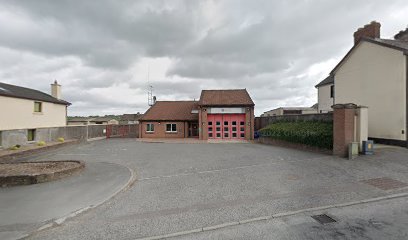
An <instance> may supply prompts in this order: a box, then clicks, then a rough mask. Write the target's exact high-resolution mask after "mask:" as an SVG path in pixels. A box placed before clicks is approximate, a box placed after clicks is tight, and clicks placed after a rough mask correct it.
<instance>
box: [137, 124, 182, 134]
mask: <svg viewBox="0 0 408 240" xmlns="http://www.w3.org/2000/svg"><path fill="white" fill-rule="evenodd" d="M148 123H153V124H154V132H152V133H150V132H146V130H147V124H148ZM167 123H175V124H177V132H176V133H169V132H166V124H167ZM139 137H141V138H184V137H188V122H157V121H152V122H145V121H143V122H141V123H140V124H139Z"/></svg>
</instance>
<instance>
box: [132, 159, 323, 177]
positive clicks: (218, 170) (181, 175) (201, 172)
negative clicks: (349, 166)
mask: <svg viewBox="0 0 408 240" xmlns="http://www.w3.org/2000/svg"><path fill="white" fill-rule="evenodd" d="M326 157H327V156H324V157H318V158H309V159H301V160H285V159H283V158H281V157H278V159H279V160H278V161H276V159H275V162H272V163H259V164H252V165H246V166H239V167H232V168H220V169H214V170H204V171H198V172H189V173H180V174H174V175H164V176H154V177H146V178H141V179H139V181H146V180H154V179H161V178H172V177H183V176H190V175H194V174H206V173H215V172H222V171H230V170H236V169H245V168H253V167H262V166H269V165H275V164H278V163H281V162H288V163H289V162H300V161H310V160H317V159H321V158H326Z"/></svg>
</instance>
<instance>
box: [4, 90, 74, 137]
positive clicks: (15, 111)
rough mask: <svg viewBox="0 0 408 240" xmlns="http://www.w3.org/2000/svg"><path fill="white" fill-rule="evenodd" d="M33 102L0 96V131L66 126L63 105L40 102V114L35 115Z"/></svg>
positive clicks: (64, 107)
mask: <svg viewBox="0 0 408 240" xmlns="http://www.w3.org/2000/svg"><path fill="white" fill-rule="evenodd" d="M34 102H35V100H28V99H21V98H12V97H5V96H0V106H1V114H0V131H1V130H10V129H33V128H42V127H61V126H65V125H66V114H67V113H66V106H65V105H62V104H55V103H49V102H42V112H41V113H35V112H34ZM38 102H41V101H38Z"/></svg>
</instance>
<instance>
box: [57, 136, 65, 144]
mask: <svg viewBox="0 0 408 240" xmlns="http://www.w3.org/2000/svg"><path fill="white" fill-rule="evenodd" d="M57 140H58V142H61V143H63V142H65V139H64V138H63V137H60V138H58V139H57Z"/></svg>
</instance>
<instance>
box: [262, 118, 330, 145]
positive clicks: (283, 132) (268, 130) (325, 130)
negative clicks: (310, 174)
mask: <svg viewBox="0 0 408 240" xmlns="http://www.w3.org/2000/svg"><path fill="white" fill-rule="evenodd" d="M259 132H260V133H261V136H263V137H270V138H273V139H277V140H284V141H287V142H292V143H300V144H305V145H309V146H314V147H319V148H324V149H333V123H331V122H317V121H315V122H302V121H299V122H277V123H273V124H271V125H269V126H267V127H265V128H263V129H261V130H260V131H259Z"/></svg>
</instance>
